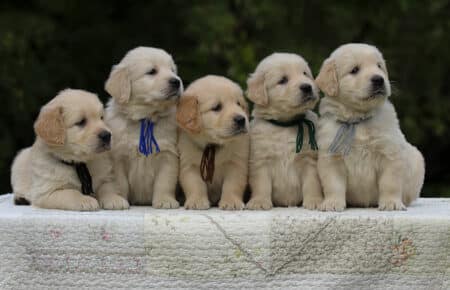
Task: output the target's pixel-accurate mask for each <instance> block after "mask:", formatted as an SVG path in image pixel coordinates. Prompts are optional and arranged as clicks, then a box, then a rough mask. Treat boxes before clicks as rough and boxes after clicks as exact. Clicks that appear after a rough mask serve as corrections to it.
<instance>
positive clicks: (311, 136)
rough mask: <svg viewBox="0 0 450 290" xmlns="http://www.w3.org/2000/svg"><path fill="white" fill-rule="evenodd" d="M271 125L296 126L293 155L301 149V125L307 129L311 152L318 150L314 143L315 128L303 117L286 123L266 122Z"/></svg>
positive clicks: (300, 116) (311, 122)
mask: <svg viewBox="0 0 450 290" xmlns="http://www.w3.org/2000/svg"><path fill="white" fill-rule="evenodd" d="M266 121H268V122H270V123H272V124H273V125H275V126H280V127H292V126H294V125H297V126H298V130H297V140H296V144H295V153H299V152H300V151H301V150H302V147H303V134H304V133H303V124H305V125H306V126H307V127H308V133H309V145H310V146H311V150H318V149H319V148H318V147H317V142H316V137H315V136H316V128H315V126H314V123H313V121H311V120H308V119H306V117H305V115H299V116H297V117H295V118H294V119H292V120H290V121H286V122H282V121H278V120H266Z"/></svg>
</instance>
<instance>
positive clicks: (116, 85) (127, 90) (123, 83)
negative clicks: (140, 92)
mask: <svg viewBox="0 0 450 290" xmlns="http://www.w3.org/2000/svg"><path fill="white" fill-rule="evenodd" d="M105 90H106V91H107V92H108V94H110V95H111V96H112V97H113V98H114V99H116V101H117V102H118V103H119V104H125V103H127V102H128V100H129V99H130V94H131V80H130V73H129V71H128V69H127V68H126V67H118V66H115V67H114V68H113V69H112V71H111V74H110V75H109V78H108V80H107V81H106V83H105Z"/></svg>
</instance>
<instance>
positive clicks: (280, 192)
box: [247, 53, 322, 209]
mask: <svg viewBox="0 0 450 290" xmlns="http://www.w3.org/2000/svg"><path fill="white" fill-rule="evenodd" d="M283 78H286V79H287V81H286V83H280V81H281V82H283V81H282V79H283ZM247 83H248V91H247V95H248V98H249V99H250V100H252V101H253V102H254V104H255V106H254V110H253V116H254V119H253V121H252V122H251V125H250V127H251V129H250V140H251V142H250V144H251V145H250V149H251V150H250V165H249V166H250V168H249V183H250V187H251V190H252V194H251V199H250V201H249V202H248V203H247V208H249V209H270V208H272V206H273V205H275V206H299V205H300V204H302V203H303V206H304V207H305V208H308V209H316V208H317V207H318V206H319V204H320V203H321V202H322V189H321V186H320V181H319V176H318V174H317V151H313V150H311V147H310V144H309V135H308V130H307V127H306V125H303V132H304V135H303V147H302V150H301V152H299V153H296V151H295V149H296V146H295V145H296V139H297V132H298V126H297V125H294V126H291V127H281V126H276V125H273V124H271V123H269V122H268V121H267V120H278V121H286V120H291V119H293V118H295V117H296V116H297V115H299V114H306V118H307V119H309V120H311V121H313V122H314V123H315V124H316V123H317V116H316V114H315V113H314V112H312V111H311V109H313V108H314V106H315V104H316V103H317V101H318V99H319V98H318V93H319V92H318V88H317V87H316V85H315V84H314V79H313V76H312V74H311V70H310V69H309V66H308V64H307V63H306V61H305V60H304V59H303V58H302V57H300V56H298V55H295V54H288V53H274V54H272V55H270V56H268V57H266V58H265V59H264V60H262V61H261V63H260V64H259V65H258V66H257V68H256V70H255V72H254V73H253V74H252V75H251V77H250V78H249V80H248V81H247ZM301 85H310V86H311V88H312V93H311V95H305V94H304V93H302V91H301V89H300V86H301ZM308 97H310V99H308Z"/></svg>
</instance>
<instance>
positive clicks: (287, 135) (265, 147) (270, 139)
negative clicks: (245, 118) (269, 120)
mask: <svg viewBox="0 0 450 290" xmlns="http://www.w3.org/2000/svg"><path fill="white" fill-rule="evenodd" d="M302 129H303V134H299V128H298V126H291V127H279V126H272V125H265V126H257V127H256V128H254V130H253V131H252V132H251V150H252V151H253V152H252V155H253V156H254V158H258V159H261V158H264V159H266V160H270V161H276V162H279V161H283V162H295V161H296V160H299V159H301V158H303V157H304V156H306V155H307V156H310V155H311V154H314V153H315V152H314V151H313V150H311V147H310V143H309V135H308V131H307V128H305V126H303V127H301V128H300V130H302ZM298 138H299V140H297V139H298ZM297 141H298V142H297ZM297 143H299V144H297ZM297 147H298V148H299V149H301V150H300V152H298V153H297V152H296V150H297Z"/></svg>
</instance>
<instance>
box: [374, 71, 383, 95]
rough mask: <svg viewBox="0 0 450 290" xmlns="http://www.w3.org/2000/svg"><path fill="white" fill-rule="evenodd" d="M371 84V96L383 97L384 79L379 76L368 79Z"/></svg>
mask: <svg viewBox="0 0 450 290" xmlns="http://www.w3.org/2000/svg"><path fill="white" fill-rule="evenodd" d="M370 82H371V84H372V88H371V91H372V95H383V94H384V93H385V91H386V87H385V84H384V78H383V77H382V76H380V75H374V76H372V77H371V78H370Z"/></svg>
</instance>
